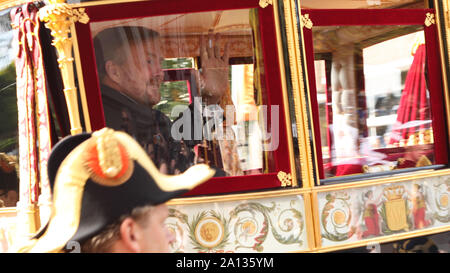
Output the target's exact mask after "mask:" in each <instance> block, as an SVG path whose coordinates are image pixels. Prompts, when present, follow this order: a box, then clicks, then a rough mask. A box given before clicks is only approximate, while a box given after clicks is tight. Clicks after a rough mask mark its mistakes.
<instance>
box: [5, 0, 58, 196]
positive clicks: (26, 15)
mask: <svg viewBox="0 0 450 273" xmlns="http://www.w3.org/2000/svg"><path fill="white" fill-rule="evenodd" d="M37 14H38V8H37V7H36V6H35V5H34V4H33V3H28V4H25V5H23V6H22V7H18V8H15V9H13V10H12V11H11V21H12V26H13V33H14V43H15V44H16V45H17V51H16V62H15V64H16V77H17V106H18V129H19V168H20V189H19V191H20V202H22V203H24V204H23V205H28V204H35V203H37V201H38V198H39V194H40V193H42V194H46V195H49V194H50V187H49V183H48V178H47V161H48V157H49V155H50V149H51V147H50V145H51V142H50V127H49V114H48V105H47V89H46V79H45V71H44V64H43V59H42V50H41V45H40V41H39V26H40V22H39V18H38V15H37ZM39 181H40V184H39Z"/></svg>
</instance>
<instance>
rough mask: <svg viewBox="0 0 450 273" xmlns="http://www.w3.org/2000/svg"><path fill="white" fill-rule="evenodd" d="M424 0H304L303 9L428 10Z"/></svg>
mask: <svg viewBox="0 0 450 273" xmlns="http://www.w3.org/2000/svg"><path fill="white" fill-rule="evenodd" d="M425 2H426V1H423V0H389V1H386V0H367V1H358V0H339V1H336V0H319V1H318V0H302V8H307V9H380V8H382V9H387V8H413V9H417V8H426V6H425Z"/></svg>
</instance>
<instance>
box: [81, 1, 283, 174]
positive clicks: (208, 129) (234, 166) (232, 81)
mask: <svg viewBox="0 0 450 273" xmlns="http://www.w3.org/2000/svg"><path fill="white" fill-rule="evenodd" d="M257 14H258V13H257V9H236V10H224V11H213V12H198V13H189V14H172V15H165V16H153V17H146V18H138V19H127V20H114V21H103V22H95V23H91V25H90V26H91V31H92V34H93V37H94V46H95V53H96V62H97V70H98V74H99V79H100V86H101V92H102V102H103V107H104V111H105V119H106V126H108V127H112V128H114V129H119V130H124V131H126V132H128V133H129V134H131V135H133V136H134V137H135V138H136V139H137V140H138V141H139V142H140V143H141V144H142V145H143V147H145V149H146V150H147V151H148V154H149V155H150V156H151V158H152V159H153V161H154V162H155V164H156V165H157V166H158V167H159V169H160V170H161V171H162V172H164V173H169V174H174V173H178V172H181V171H184V170H186V169H187V168H188V167H189V166H191V165H193V164H197V163H207V164H209V165H211V166H213V167H216V168H217V170H218V172H217V173H218V176H238V175H246V174H261V173H269V172H273V171H274V167H275V166H274V164H273V162H274V160H273V151H274V150H276V148H277V147H274V146H273V145H270V144H273V143H271V142H270V135H269V133H270V132H271V130H272V129H275V130H276V128H271V126H272V124H275V125H277V123H276V121H275V122H272V121H271V123H270V124H268V123H269V122H267V121H268V120H270V119H269V118H270V117H269V118H268V116H269V115H271V113H267V107H264V105H268V102H267V95H266V86H265V80H264V77H265V75H264V69H262V67H263V64H264V60H263V55H262V54H261V53H260V51H259V50H260V49H261V42H260V40H259V38H258V37H259V35H255V33H256V32H258V31H259V29H258V28H253V27H252V26H258V22H257V20H258V16H257ZM108 32H109V34H108ZM111 33H113V35H111ZM198 111H200V112H198ZM202 115H203V117H204V118H202Z"/></svg>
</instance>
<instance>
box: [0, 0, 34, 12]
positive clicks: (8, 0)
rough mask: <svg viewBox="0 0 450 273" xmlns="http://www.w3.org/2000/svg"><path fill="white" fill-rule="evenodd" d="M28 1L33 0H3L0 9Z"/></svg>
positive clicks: (31, 0)
mask: <svg viewBox="0 0 450 273" xmlns="http://www.w3.org/2000/svg"><path fill="white" fill-rule="evenodd" d="M28 2H33V0H4V1H1V3H0V10H5V9H9V8H12V7H17V6H20V5H23V4H25V3H28Z"/></svg>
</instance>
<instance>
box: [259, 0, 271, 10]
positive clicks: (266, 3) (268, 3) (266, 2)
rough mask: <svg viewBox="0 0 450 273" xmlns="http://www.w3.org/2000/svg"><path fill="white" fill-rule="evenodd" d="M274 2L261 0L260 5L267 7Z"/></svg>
mask: <svg viewBox="0 0 450 273" xmlns="http://www.w3.org/2000/svg"><path fill="white" fill-rule="evenodd" d="M272 2H273V1H272V0H259V6H260V7H261V8H265V7H267V6H268V5H272V4H273V3H272Z"/></svg>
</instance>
